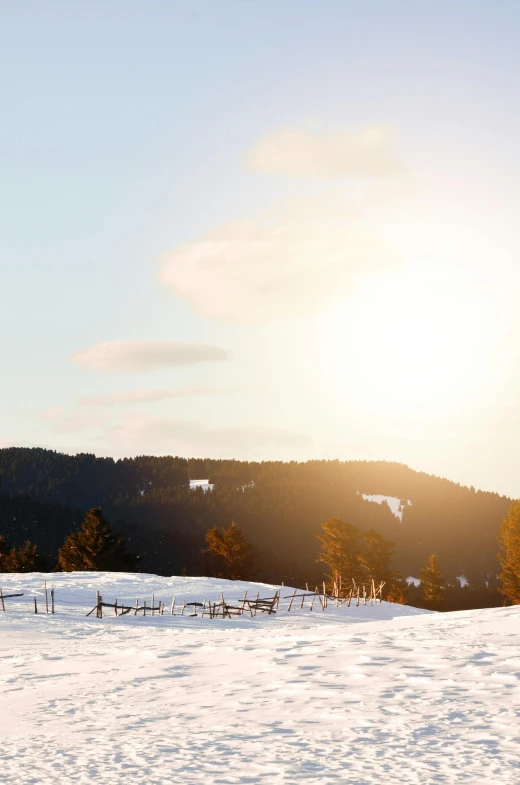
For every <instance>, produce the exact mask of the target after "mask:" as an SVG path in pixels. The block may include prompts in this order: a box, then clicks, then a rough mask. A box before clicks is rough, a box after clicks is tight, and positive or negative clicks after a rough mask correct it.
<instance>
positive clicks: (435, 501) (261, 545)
mask: <svg viewBox="0 0 520 785" xmlns="http://www.w3.org/2000/svg"><path fill="white" fill-rule="evenodd" d="M0 471H1V475H2V502H1V508H0V513H1V518H0V534H4V535H5V536H6V537H7V538H9V539H10V540H12V541H13V542H15V543H19V542H21V541H22V540H25V539H27V537H28V536H30V537H31V538H32V539H34V540H36V541H37V543H38V544H39V545H40V547H41V548H42V549H44V550H46V552H47V555H48V557H49V559H50V560H51V561H52V559H53V558H55V555H56V551H57V548H58V547H59V545H60V544H61V543H62V541H63V538H64V536H65V534H67V533H68V532H69V531H71V530H73V529H75V528H76V527H77V526H78V525H79V523H80V522H81V516H82V514H83V513H84V512H85V511H86V510H88V509H89V508H90V507H93V506H102V507H103V510H104V512H105V514H106V516H107V517H108V519H109V520H110V522H111V523H112V524H117V528H118V529H119V530H120V531H121V532H122V533H124V534H125V535H126V536H127V537H130V541H131V545H132V547H133V549H139V550H141V551H144V552H146V569H147V570H148V571H150V572H159V573H165V574H171V573H173V572H177V571H179V570H180V569H181V568H183V567H184V568H186V569H187V570H188V573H191V574H193V573H195V572H197V571H202V572H203V571H204V564H203V561H201V557H200V550H201V548H202V547H203V543H204V533H205V531H206V530H207V528H208V527H209V526H212V525H215V524H218V525H227V524H229V522H230V521H231V519H234V520H236V521H237V522H238V523H239V524H240V525H241V526H242V527H243V528H244V530H245V531H246V533H247V535H248V536H249V538H250V539H251V540H252V542H253V543H254V544H255V545H256V546H257V548H258V549H259V550H260V551H261V553H262V571H263V573H262V574H263V575H264V577H265V578H266V579H276V580H282V579H284V576H285V577H286V578H289V577H290V575H291V574H293V575H295V574H298V575H304V574H310V572H311V571H312V573H313V574H315V573H316V569H317V567H316V555H317V546H318V542H317V540H316V535H317V534H318V532H319V528H320V523H321V522H322V521H324V520H326V519H328V518H330V517H333V516H339V517H340V518H342V519H343V520H346V521H348V522H350V523H352V524H354V525H355V526H358V527H359V528H360V529H362V530H365V529H367V528H370V527H374V528H375V529H376V530H377V531H378V532H380V533H381V534H383V535H384V536H385V537H387V538H389V539H391V540H392V541H393V542H394V543H395V544H396V554H395V559H394V562H395V564H394V566H395V567H399V568H400V569H401V570H402V571H403V572H404V573H405V574H406V575H417V574H418V572H419V569H420V567H421V565H422V564H423V562H424V560H425V558H426V557H427V556H428V555H429V554H430V553H432V552H433V551H435V552H436V553H437V555H438V557H439V560H440V562H441V564H442V567H443V569H444V571H445V573H446V575H447V576H448V577H452V578H453V577H455V575H460V574H461V573H464V574H465V575H466V576H467V577H468V578H469V579H470V581H471V583H472V584H473V585H474V586H477V585H479V584H481V583H482V582H483V581H484V580H485V579H486V578H487V577H488V576H492V577H493V576H496V573H497V571H498V563H497V559H496V553H497V535H498V528H499V525H500V523H501V521H502V519H503V518H504V516H505V514H506V512H507V509H508V507H509V505H510V502H511V500H510V499H508V498H506V497H503V496H499V495H498V494H494V493H487V492H483V491H475V490H474V489H473V488H466V487H462V486H460V485H457V484H456V483H453V482H450V481H448V480H445V479H441V478H439V477H434V476H431V475H427V474H424V473H421V472H416V471H413V470H412V469H410V468H408V467H407V466H404V465H403V464H396V463H386V462H382V461H381V462H379V461H374V462H367V461H346V462H340V461H309V462H307V463H296V462H291V463H282V462H274V461H266V462H262V463H255V462H246V461H231V460H199V459H185V458H179V457H164V458H156V457H149V456H142V457H139V458H134V459H123V460H118V461H114V460H113V459H111V458H96V457H95V456H94V455H87V454H82V455H76V456H69V455H64V454H60V453H57V452H53V451H50V450H42V449H24V448H9V449H3V450H0ZM206 478H209V480H210V482H211V483H214V484H215V486H214V489H213V491H212V492H208V493H204V492H203V491H202V490H201V489H198V490H193V489H190V487H189V481H190V479H206ZM362 494H365V495H373V494H381V495H385V496H392V497H397V498H399V499H401V500H402V501H403V502H408V501H409V502H410V504H405V505H404V508H403V513H402V522H401V520H400V519H399V518H398V517H396V516H395V515H393V514H392V512H391V510H390V508H389V507H388V505H387V504H376V503H374V502H370V501H366V500H364V499H363V497H362Z"/></svg>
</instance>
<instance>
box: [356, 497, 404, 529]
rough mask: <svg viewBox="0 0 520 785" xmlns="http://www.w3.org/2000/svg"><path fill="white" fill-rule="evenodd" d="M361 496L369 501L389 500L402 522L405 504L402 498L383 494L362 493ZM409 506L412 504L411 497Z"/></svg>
mask: <svg viewBox="0 0 520 785" xmlns="http://www.w3.org/2000/svg"><path fill="white" fill-rule="evenodd" d="M361 497H362V498H363V499H364V500H365V501H367V502H375V503H376V504H382V503H383V502H387V504H388V506H389V507H390V509H391V511H392V514H393V515H395V517H396V518H399V520H400V521H401V523H402V521H403V510H404V506H403V505H402V504H401V499H399V498H397V496H382V495H380V494H367V493H362V494H361ZM405 506H406V505H405ZM407 506H409V507H411V506H412V502H411V501H410V499H408V500H407Z"/></svg>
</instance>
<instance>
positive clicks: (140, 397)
mask: <svg viewBox="0 0 520 785" xmlns="http://www.w3.org/2000/svg"><path fill="white" fill-rule="evenodd" d="M224 392H228V391H227V390H218V389H215V388H213V387H187V388H184V389H182V388H170V389H164V390H123V391H122V392H117V393H109V394H108V395H90V396H88V397H85V398H80V399H79V401H78V403H79V404H80V405H81V406H96V407H97V406H117V405H119V404H125V403H154V402H155V401H162V400H165V399H168V398H191V397H193V396H197V395H218V394H219V393H224Z"/></svg>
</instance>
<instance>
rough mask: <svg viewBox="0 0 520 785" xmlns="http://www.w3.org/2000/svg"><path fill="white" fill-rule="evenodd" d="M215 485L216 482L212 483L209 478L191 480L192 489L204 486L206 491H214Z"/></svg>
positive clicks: (203, 488)
mask: <svg viewBox="0 0 520 785" xmlns="http://www.w3.org/2000/svg"><path fill="white" fill-rule="evenodd" d="M214 487H215V484H214V483H210V481H209V480H190V490H192V491H193V490H195V488H202V490H203V491H204V493H206V491H212V490H213V488H214Z"/></svg>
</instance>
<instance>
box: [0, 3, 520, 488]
mask: <svg viewBox="0 0 520 785" xmlns="http://www.w3.org/2000/svg"><path fill="white" fill-rule="evenodd" d="M519 21H520V9H519V8H518V6H517V5H516V4H515V3H513V2H507V1H506V0H503V1H500V0H496V2H493V1H492V0H487V2H478V1H475V0H471V2H470V1H469V0H468V2H456V1H455V2H449V3H448V2H446V3H444V2H427V1H426V0H425V2H421V3H417V4H412V3H410V2H397V0H384V1H383V0H381V1H380V2H375V1H372V0H366V1H365V2H364V3H359V2H349V1H348V0H338V2H334V1H333V0H321V2H316V1H315V0H312V1H311V0H298V2H296V1H294V2H291V1H290V0H284V2H274V0H273V1H271V0H262V1H260V0H233V1H231V0H211V1H209V2H189V1H188V0H185V1H182V2H181V1H179V2H175V0H170V1H169V2H166V1H164V2H158V1H157V0H148V2H146V3H142V2H125V3H124V4H122V3H101V2H91V3H84V2H79V0H72V2H71V0H67V2H55V1H54V0H47V2H45V3H41V2H25V1H24V0H21V1H20V2H17V3H16V4H15V3H13V4H6V5H5V7H4V8H3V11H2V31H1V33H0V37H1V40H0V44H1V45H0V69H1V73H2V80H1V92H0V100H1V102H2V107H3V112H2V115H3V120H2V124H1V125H0V161H1V166H2V177H1V182H0V205H1V210H2V216H3V221H2V225H3V226H2V228H3V231H2V232H1V234H0V260H1V268H2V270H1V287H2V308H1V309H0V328H1V330H2V336H3V341H2V357H3V359H2V370H3V374H2V375H3V380H2V407H1V411H0V442H1V443H2V444H24V445H32V444H41V445H45V446H50V447H53V448H56V449H63V450H66V451H69V452H75V451H89V452H96V453H98V454H105V455H114V456H119V455H125V454H136V453H143V452H147V453H154V454H168V453H173V454H185V455H214V456H217V457H220V456H226V457H237V458H255V459H269V458H283V459H291V458H294V459H298V460H304V459H307V458H312V457H326V458H336V457H339V458H345V459H346V458H354V459H355V458H369V459H372V458H373V459H387V460H399V461H403V462H406V463H408V464H410V465H412V466H413V467H414V468H418V469H424V470H426V471H431V472H435V473H437V474H441V475H444V476H448V477H450V478H452V479H455V480H457V481H461V482H464V483H467V484H473V485H475V486H478V487H483V488H487V489H491V490H498V491H500V492H504V493H509V494H511V495H516V496H518V495H519V494H520V484H519V480H518V479H517V476H516V470H515V465H514V463H515V458H514V456H515V453H516V445H517V443H518V439H519V437H520V418H519V417H518V413H517V411H518V409H517V403H516V402H517V400H518V393H520V379H519V376H518V372H517V370H516V369H517V367H518V364H517V361H518V359H519V356H518V355H519V349H520V337H519V326H520V325H519V320H518V316H517V311H518V308H517V305H516V302H515V292H516V291H517V286H518V283H519V277H520V276H519V263H518V250H519V248H518V239H517V237H516V224H517V215H516V213H517V211H518V203H519V188H518V184H517V183H518V179H519V178H518V172H519V163H520V162H519V155H520V152H519V147H518V143H517V140H518V138H519V135H520V115H519V106H518V97H517V93H518V89H517V85H518V77H519V71H520V62H519V59H520V54H519V52H518V47H517V40H518V33H519ZM215 353H216V354H215ZM217 355H218V358H219V359H215V357H216V356H217Z"/></svg>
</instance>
